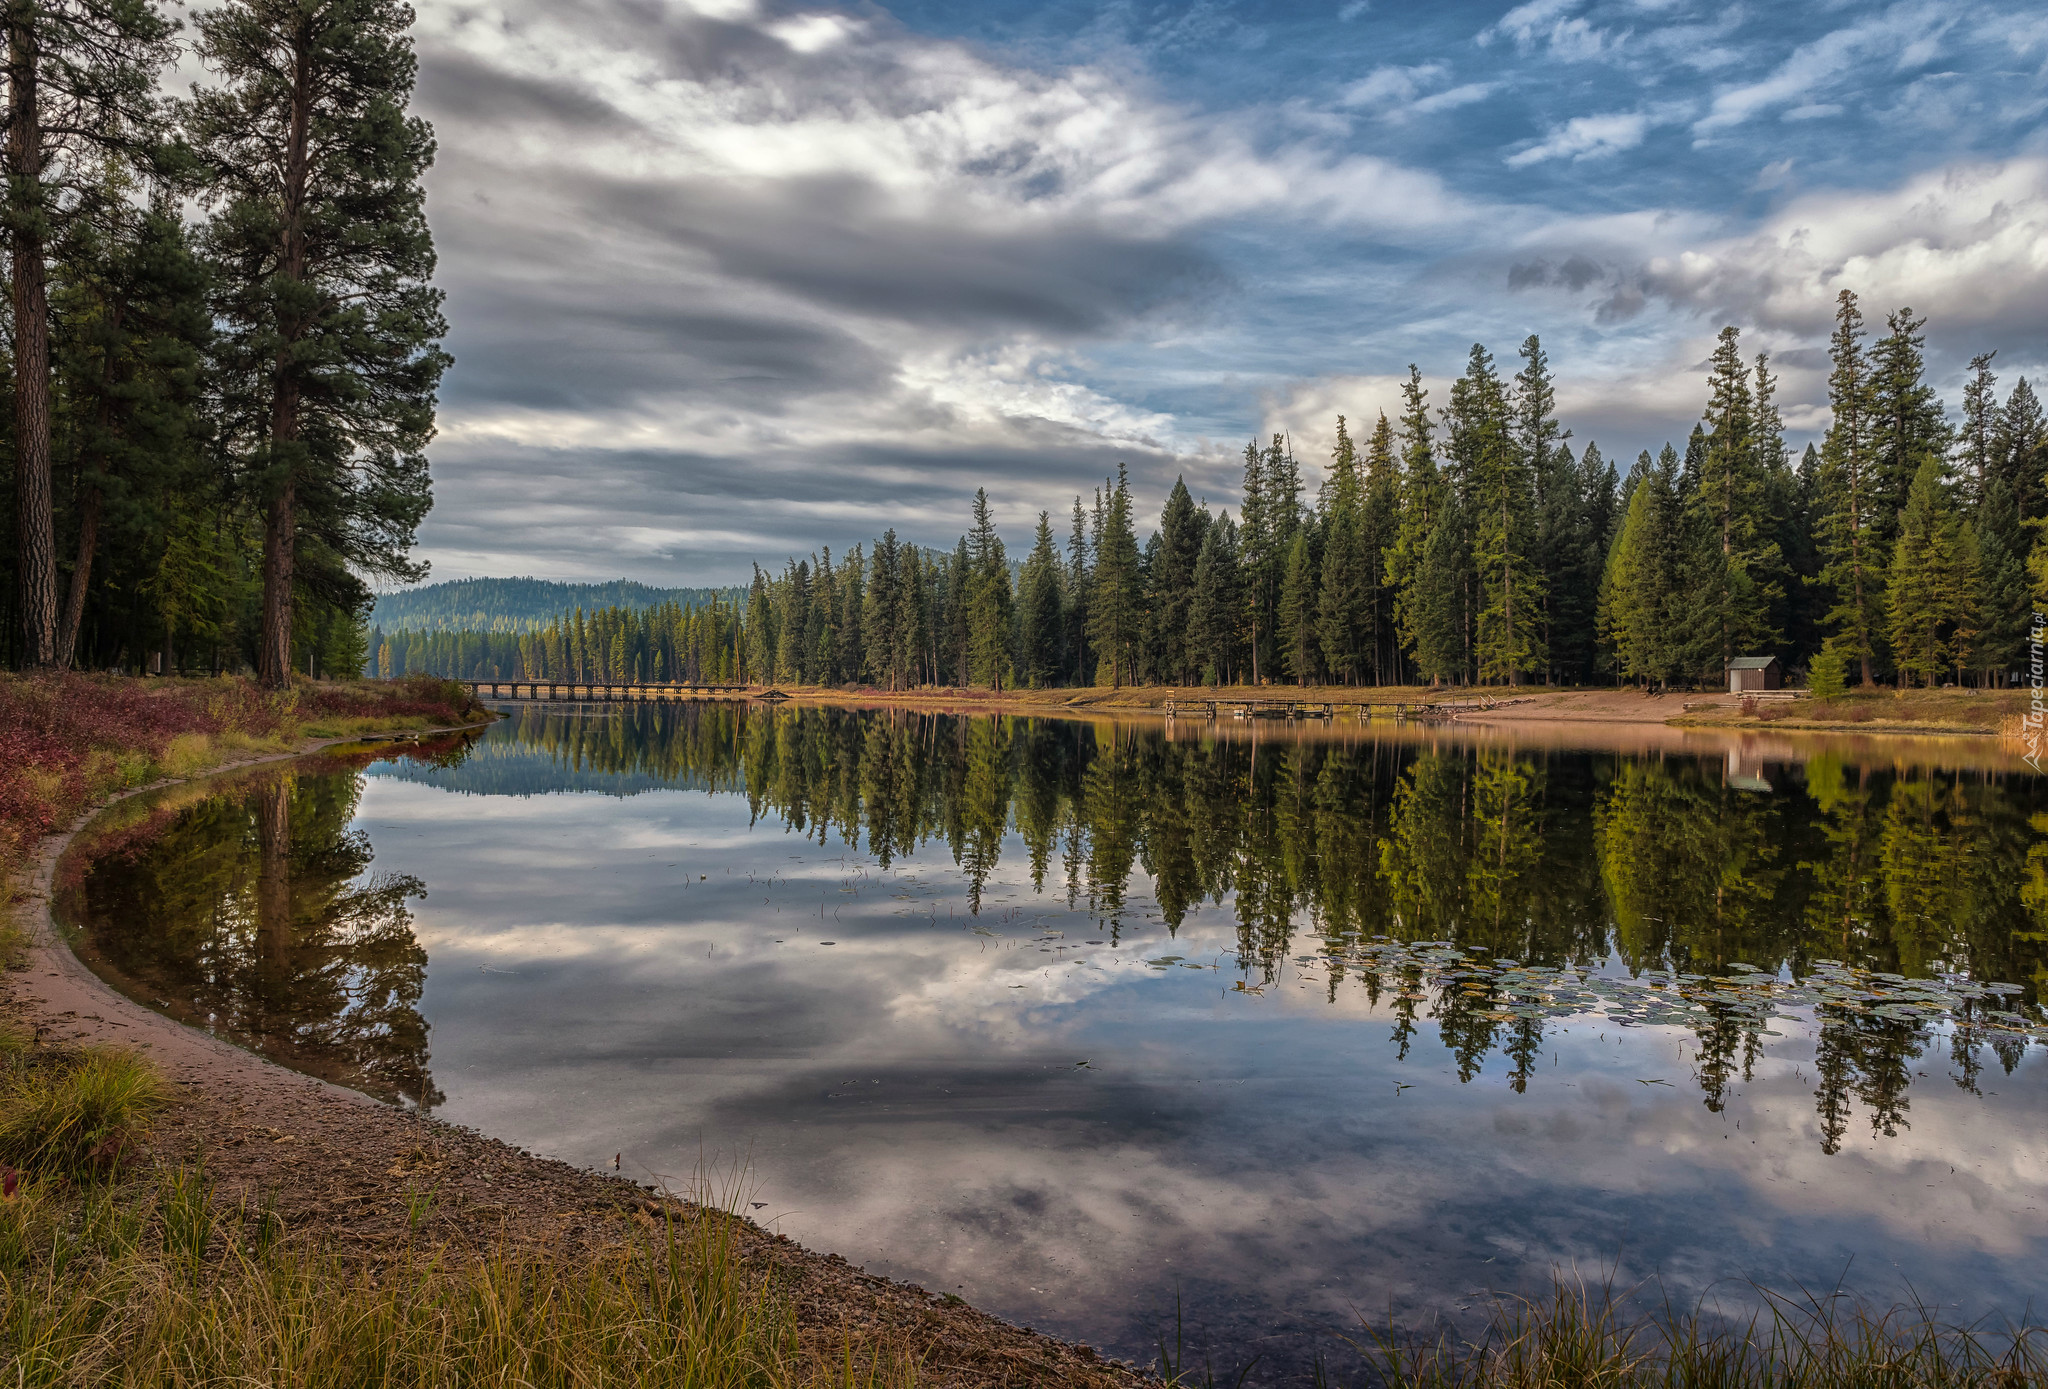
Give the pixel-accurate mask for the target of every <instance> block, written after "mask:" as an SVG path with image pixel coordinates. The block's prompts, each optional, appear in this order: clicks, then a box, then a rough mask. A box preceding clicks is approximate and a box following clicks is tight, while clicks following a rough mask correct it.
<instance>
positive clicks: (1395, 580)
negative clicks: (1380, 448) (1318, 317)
mask: <svg viewBox="0 0 2048 1389" xmlns="http://www.w3.org/2000/svg"><path fill="white" fill-rule="evenodd" d="M1401 396H1402V407H1401V507H1400V516H1399V518H1398V520H1397V521H1396V523H1395V527H1394V539H1393V543H1392V544H1391V545H1390V546H1389V547H1388V549H1387V558H1386V565H1387V584H1388V586H1389V587H1390V588H1391V589H1392V590H1393V593H1394V599H1393V612H1394V631H1395V634H1396V637H1397V639H1398V640H1399V642H1400V646H1401V649H1402V650H1403V651H1405V652H1407V653H1408V655H1409V657H1410V659H1412V660H1417V661H1418V662H1419V660H1420V658H1419V657H1418V656H1417V652H1418V650H1419V649H1420V644H1421V641H1422V616H1421V597H1420V589H1419V585H1420V583H1421V578H1422V558H1423V552H1424V551H1425V550H1426V549H1427V547H1428V545H1429V537H1430V534H1431V533H1432V532H1433V531H1434V529H1435V528H1436V526H1437V524H1438V523H1439V522H1440V520H1441V519H1442V510H1443V498H1442V493H1443V490H1444V486H1443V479H1442V477H1441V475H1440V474H1439V472H1438V470H1437V466H1436V453H1435V447H1434V443H1433V438H1432V434H1433V431H1432V430H1431V427H1430V421H1429V392H1428V391H1426V390H1424V389H1423V387H1422V373H1421V371H1420V370H1418V369H1417V368H1416V367H1415V365H1414V364H1413V363H1410V364H1409V367H1408V379H1407V381H1405V382H1403V383H1402V386H1401ZM1422 673H1423V674H1424V675H1429V674H1430V672H1429V671H1427V670H1425V671H1423V672H1422Z"/></svg>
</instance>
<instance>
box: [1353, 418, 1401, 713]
mask: <svg viewBox="0 0 2048 1389" xmlns="http://www.w3.org/2000/svg"><path fill="white" fill-rule="evenodd" d="M1400 524H1401V465H1400V463H1399V462H1398V461H1397V459H1396V457H1395V453H1394V428H1393V426H1392V425H1390V424H1388V423H1387V417H1386V414H1385V412H1384V411H1382V412H1381V414H1380V417H1379V422H1378V423H1377V424H1376V425H1374V426H1373V431H1372V440H1371V442H1369V443H1368V444H1367V445H1366V450H1365V502H1364V506H1363V509H1362V522H1361V524H1360V526H1359V550H1360V561H1361V563H1362V564H1363V566H1364V570H1365V591H1366V595H1367V606H1366V613H1365V617H1364V619H1363V621H1362V622H1361V623H1360V631H1361V636H1362V639H1363V640H1364V641H1365V643H1366V649H1367V651H1368V652H1369V653H1370V664H1369V667H1368V669H1369V670H1370V672H1371V675H1372V679H1373V682H1374V683H1375V684H1381V685H1385V684H1390V683H1392V682H1393V681H1394V680H1396V679H1398V678H1399V673H1400V644H1399V642H1398V641H1397V640H1396V638H1395V633H1394V588H1393V580H1392V575H1391V574H1390V572H1389V569H1388V555H1389V553H1390V552H1391V551H1392V549H1393V546H1394V543H1395V539H1396V537H1397V536H1398V535H1399V532H1400Z"/></svg>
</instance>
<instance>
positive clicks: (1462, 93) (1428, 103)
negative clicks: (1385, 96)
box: [1408, 82, 1500, 116]
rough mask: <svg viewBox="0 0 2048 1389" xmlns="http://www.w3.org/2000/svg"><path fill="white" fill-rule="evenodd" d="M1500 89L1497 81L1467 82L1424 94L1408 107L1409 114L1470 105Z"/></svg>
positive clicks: (1415, 114)
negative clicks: (1445, 89)
mask: <svg viewBox="0 0 2048 1389" xmlns="http://www.w3.org/2000/svg"><path fill="white" fill-rule="evenodd" d="M1499 90H1500V83H1498V82H1467V83H1464V84H1463V85H1461V86H1456V87H1452V88H1450V89H1449V90H1447V91H1441V92H1437V93H1435V94H1434V95H1432V96H1426V97H1424V98H1422V100H1420V101H1418V102H1416V103H1415V104H1414V105H1413V106H1410V107H1409V108H1408V114H1409V115H1411V116H1428V115H1434V114H1435V113H1436V112H1438V111H1451V110H1455V109H1456V108H1458V107H1460V106H1470V105H1471V104H1472V103H1473V102H1475V101H1484V100H1486V98H1488V97H1490V96H1492V95H1493V94H1494V93H1495V92H1497V91H1499Z"/></svg>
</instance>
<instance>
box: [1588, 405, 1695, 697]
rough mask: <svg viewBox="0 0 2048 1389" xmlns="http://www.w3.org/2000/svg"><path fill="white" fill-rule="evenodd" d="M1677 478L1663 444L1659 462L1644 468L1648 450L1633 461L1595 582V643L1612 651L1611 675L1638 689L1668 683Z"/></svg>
mask: <svg viewBox="0 0 2048 1389" xmlns="http://www.w3.org/2000/svg"><path fill="white" fill-rule="evenodd" d="M1677 472H1678V458H1677V455H1676V453H1675V452H1674V451H1673V450H1672V449H1671V448H1670V446H1669V445H1666V447H1665V450H1664V456H1663V459H1662V460H1661V461H1660V462H1652V461H1651V458H1650V455H1649V452H1648V450H1645V451H1644V452H1643V453H1642V455H1641V456H1640V457H1639V458H1637V460H1636V466H1635V471H1634V472H1633V473H1632V474H1631V475H1630V478H1629V484H1630V485H1629V494H1628V505H1627V509H1626V512H1625V514H1624V516H1623V518H1622V523H1621V529H1620V532H1619V533H1618V534H1617V535H1616V536H1615V540H1614V547H1613V550H1612V552H1611V553H1610V554H1609V557H1608V560H1607V567H1606V571H1605V573H1604V574H1603V575H1602V578H1601V588H1600V632H1601V639H1602V640H1603V641H1604V642H1605V643H1606V644H1607V646H1608V648H1609V650H1610V651H1612V652H1613V655H1614V669H1615V674H1616V676H1617V677H1618V678H1619V679H1622V680H1634V681H1637V682H1639V683H1641V684H1643V685H1645V686H1650V685H1661V684H1663V683H1664V682H1666V681H1667V680H1669V679H1670V677H1671V675H1672V672H1673V668H1674V663H1675V661H1674V658H1675V645H1676V642H1675V636H1674V633H1673V631H1672V615H1673V610H1674V606H1675V602H1676V598H1677V594H1676V592H1675V590H1676V577H1677V576H1676V572H1675V564H1674V559H1675V555H1674V549H1675V546H1674V536H1673V529H1674V523H1675V522H1676V520H1677V513H1678V498H1677V495H1676V486H1675V482H1676V475H1677Z"/></svg>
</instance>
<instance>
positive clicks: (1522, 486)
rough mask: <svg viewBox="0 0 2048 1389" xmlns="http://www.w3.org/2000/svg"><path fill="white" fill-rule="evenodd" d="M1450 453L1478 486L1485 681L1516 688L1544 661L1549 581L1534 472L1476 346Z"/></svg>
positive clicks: (1480, 643) (1488, 359) (1478, 637)
mask: <svg viewBox="0 0 2048 1389" xmlns="http://www.w3.org/2000/svg"><path fill="white" fill-rule="evenodd" d="M1451 450H1452V454H1453V456H1454V457H1455V458H1457V459H1458V460H1459V461H1460V464H1461V470H1462V471H1463V472H1464V474H1465V475H1466V476H1468V477H1469V478H1470V479H1471V486H1472V499H1473V516H1472V534H1473V554H1472V561H1473V568H1474V571H1475V577H1476V578H1477V581H1478V588H1479V595H1480V596H1479V599H1478V612H1477V614H1476V616H1477V622H1476V626H1475V628H1474V632H1473V638H1474V643H1475V657H1476V665H1477V669H1478V674H1479V678H1480V679H1481V680H1498V681H1502V682H1504V683H1506V684H1508V685H1515V684H1518V683H1520V680H1521V677H1522V675H1523V674H1525V673H1526V672H1528V671H1530V670H1532V669H1540V668H1541V667H1542V666H1543V664H1544V663H1545V654H1544V651H1543V640H1542V626H1541V624H1542V605H1543V578H1542V575H1541V574H1539V573H1538V572H1537V571H1536V566H1535V562H1534V559H1533V558H1532V555H1531V551H1532V549H1533V547H1534V539H1535V525H1534V518H1533V516H1532V514H1531V513H1532V502H1533V500H1534V476H1533V468H1532V466H1531V463H1530V460H1529V459H1528V458H1527V457H1526V456H1525V455H1524V454H1523V452H1522V450H1521V449H1520V448H1518V447H1517V446H1516V443H1515V439H1514V436H1513V433H1512V424H1511V420H1510V417H1509V405H1508V400H1507V395H1506V393H1505V392H1504V391H1503V390H1502V388H1501V384H1500V378H1499V377H1498V376H1496V375H1495V374H1494V370H1493V358H1492V356H1491V355H1489V354H1488V353H1487V351H1486V349H1485V348H1484V347H1482V346H1480V345H1479V344H1478V343H1474V344H1473V345H1472V354H1471V357H1470V360H1469V361H1468V363H1467V367H1466V372H1465V375H1464V376H1463V377H1461V378H1459V380H1458V381H1457V382H1455V383H1454V384H1453V385H1452V387H1451Z"/></svg>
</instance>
